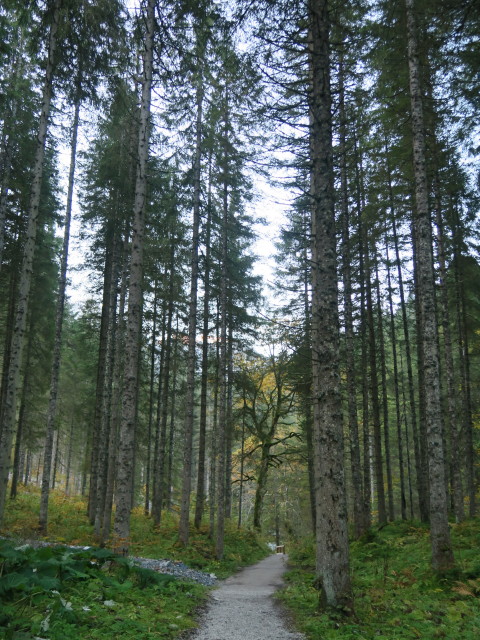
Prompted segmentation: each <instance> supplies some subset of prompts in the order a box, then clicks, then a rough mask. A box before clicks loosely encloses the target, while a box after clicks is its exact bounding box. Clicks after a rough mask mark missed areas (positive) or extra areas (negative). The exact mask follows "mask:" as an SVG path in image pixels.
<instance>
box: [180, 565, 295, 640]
mask: <svg viewBox="0 0 480 640" xmlns="http://www.w3.org/2000/svg"><path fill="white" fill-rule="evenodd" d="M285 561H286V556H283V555H281V554H277V555H272V556H269V557H268V558H266V559H265V560H262V561H261V562H259V563H258V564H256V565H254V566H252V567H247V568H246V569H243V570H242V571H241V572H240V573H237V574H236V575H234V576H232V577H231V578H227V580H224V581H223V582H221V583H220V586H219V587H218V588H217V589H215V591H213V594H212V599H211V603H210V605H209V607H208V609H207V611H206V613H205V615H204V617H203V619H202V621H201V624H200V628H199V629H198V630H197V632H196V633H195V634H194V635H193V638H192V640H304V636H303V635H302V634H301V633H296V632H293V631H290V630H289V629H288V626H287V624H286V620H285V617H284V615H283V612H282V609H281V607H280V605H279V604H277V603H276V602H275V601H274V600H273V598H272V594H273V593H274V592H275V591H276V590H277V589H278V588H279V587H281V586H282V584H283V582H282V574H283V573H284V571H285V568H286V567H285Z"/></svg>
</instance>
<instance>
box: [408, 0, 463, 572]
mask: <svg viewBox="0 0 480 640" xmlns="http://www.w3.org/2000/svg"><path fill="white" fill-rule="evenodd" d="M405 7H406V12H407V37H408V67H409V80H410V98H411V110H412V130H413V165H414V178H415V202H416V211H415V218H414V223H413V224H414V227H415V237H416V245H417V270H418V289H419V294H420V300H419V302H420V308H421V322H422V335H421V336H419V338H420V339H421V340H422V343H423V356H424V363H423V364H424V375H425V415H426V426H427V440H428V467H429V481H430V530H431V544H432V565H433V568H434V569H435V570H436V571H443V570H446V569H449V568H451V567H452V566H453V565H454V557H453V551H452V545H451V541H450V531H449V528H448V505H447V495H446V490H445V456H444V451H443V433H442V429H443V425H442V417H441V403H440V371H439V357H438V336H437V318H436V312H435V290H434V274H433V260H432V229H431V222H430V213H429V210H428V186H427V171H426V160H425V127H424V123H423V106H422V91H421V84H420V65H419V60H418V50H417V40H416V25H415V16H414V3H413V0H405Z"/></svg>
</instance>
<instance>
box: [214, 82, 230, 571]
mask: <svg viewBox="0 0 480 640" xmlns="http://www.w3.org/2000/svg"><path fill="white" fill-rule="evenodd" d="M225 94H226V95H225V131H224V136H225V138H224V141H223V144H224V151H223V153H224V158H223V161H224V167H223V169H224V182H223V220H222V236H221V281H220V354H219V355H220V358H219V366H218V369H219V371H218V376H219V385H220V388H219V394H218V396H219V397H218V405H219V406H218V425H217V426H218V433H217V442H218V444H217V447H218V457H217V460H218V463H217V487H216V489H217V532H216V539H215V554H216V557H217V560H222V559H223V551H224V543H225V507H226V496H225V478H226V468H227V464H226V445H227V424H226V421H227V400H228V398H227V396H228V380H227V376H228V372H227V356H228V349H227V337H228V334H227V322H228V314H227V296H228V265H227V261H228V220H229V215H228V205H229V198H228V195H229V194H228V177H229V158H228V149H227V141H228V134H229V118H228V89H226V90H225Z"/></svg>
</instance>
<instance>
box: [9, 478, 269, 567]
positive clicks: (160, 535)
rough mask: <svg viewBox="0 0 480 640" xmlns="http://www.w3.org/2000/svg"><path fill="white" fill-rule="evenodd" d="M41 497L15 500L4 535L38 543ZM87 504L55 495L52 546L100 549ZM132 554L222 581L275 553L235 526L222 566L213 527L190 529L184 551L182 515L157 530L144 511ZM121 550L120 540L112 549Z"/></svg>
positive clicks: (34, 493)
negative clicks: (180, 564)
mask: <svg viewBox="0 0 480 640" xmlns="http://www.w3.org/2000/svg"><path fill="white" fill-rule="evenodd" d="M39 503H40V494H39V490H38V489H37V488H36V487H30V486H29V487H28V488H25V489H22V490H21V491H20V493H19V494H18V496H17V498H16V499H15V500H9V501H8V504H7V509H6V513H5V518H4V525H3V527H2V530H1V531H0V535H4V536H6V537H9V538H15V539H18V540H25V539H27V540H28V539H36V538H38V537H39V536H38V515H39V508H40V507H39ZM86 512H87V504H86V501H85V500H84V499H82V498H80V497H78V496H76V497H73V496H72V497H67V496H65V494H64V493H63V492H61V491H57V490H54V491H52V493H51V496H50V500H49V519H48V523H49V524H48V536H47V537H45V538H42V539H44V540H48V541H50V542H57V543H60V544H73V545H95V544H96V543H97V540H96V539H95V536H94V534H93V527H92V526H91V525H90V523H89V521H88V518H87V516H86ZM130 524H131V538H130V541H129V550H130V555H132V556H140V557H145V558H160V559H161V558H166V559H169V560H175V561H181V562H184V563H185V564H187V565H188V566H190V567H192V568H193V569H198V570H200V571H206V572H208V573H215V575H217V576H218V577H219V578H224V577H226V576H229V575H231V574H232V573H234V572H235V571H236V570H237V569H238V568H240V567H243V566H246V565H249V564H253V563H254V562H257V561H258V560H260V559H262V558H264V557H265V556H266V555H268V553H269V551H268V549H267V547H266V546H265V545H264V544H263V542H262V541H260V540H259V539H258V537H257V536H256V535H255V533H254V532H252V531H250V530H246V529H240V530H239V529H237V527H236V526H235V525H234V524H233V523H230V522H227V523H226V527H225V551H224V557H223V560H222V561H218V560H216V558H215V544H214V541H213V540H212V539H211V538H210V537H209V529H208V525H202V526H201V527H200V530H198V531H197V530H196V529H195V528H194V527H193V526H192V527H191V529H190V542H189V545H188V546H187V547H184V546H183V545H182V544H180V543H179V540H178V515H177V514H176V513H175V512H172V513H165V514H162V522H161V525H160V527H158V528H157V527H154V525H153V521H152V519H151V518H150V517H146V516H145V515H144V513H143V509H142V508H136V509H134V510H133V512H132V517H131V523H130ZM107 546H108V547H110V548H111V549H113V550H115V549H116V547H117V544H116V542H115V540H114V539H112V540H110V541H109V543H108V544H107Z"/></svg>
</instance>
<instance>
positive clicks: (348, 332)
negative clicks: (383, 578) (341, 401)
mask: <svg viewBox="0 0 480 640" xmlns="http://www.w3.org/2000/svg"><path fill="white" fill-rule="evenodd" d="M339 91H340V158H339V162H340V181H341V211H342V222H343V225H342V249H343V251H342V258H343V265H342V274H343V300H344V306H345V312H344V313H345V360H346V362H345V368H346V387H347V404H348V433H349V436H350V461H351V462H350V463H351V467H352V485H353V523H354V529H355V538H359V537H360V536H361V535H362V534H363V533H364V532H365V518H364V508H363V482H362V465H361V460H360V438H359V434H358V412H357V389H356V372H355V343H354V329H353V305H352V272H351V252H350V216H349V208H348V180H347V147H346V113H345V86H344V65H343V61H341V62H340V70H339Z"/></svg>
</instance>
